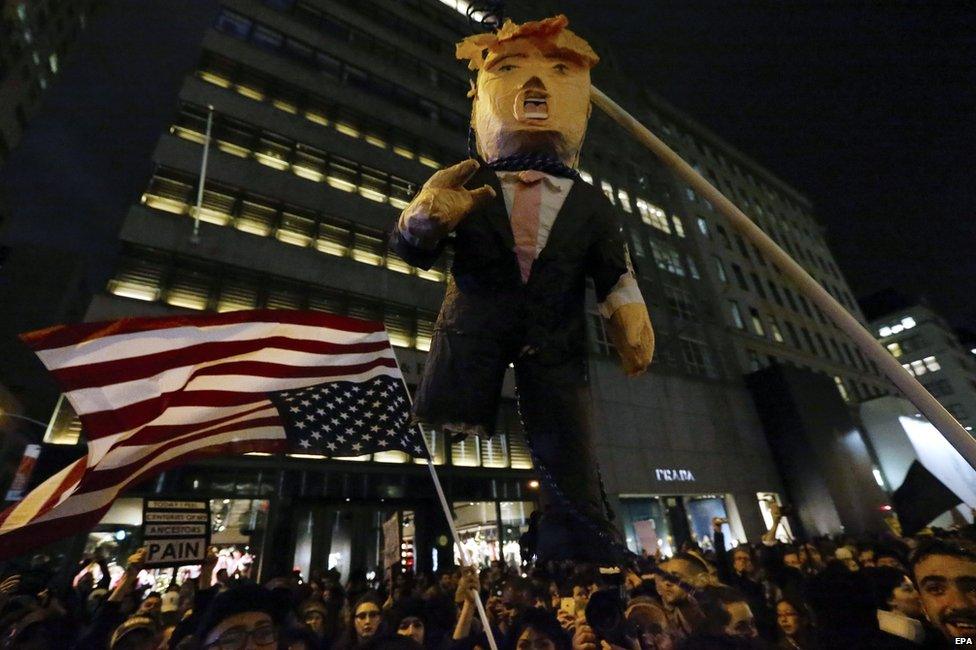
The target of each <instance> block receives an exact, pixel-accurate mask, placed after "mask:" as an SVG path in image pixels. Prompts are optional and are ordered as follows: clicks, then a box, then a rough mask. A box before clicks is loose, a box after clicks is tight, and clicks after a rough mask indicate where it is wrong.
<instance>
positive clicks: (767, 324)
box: [728, 300, 868, 371]
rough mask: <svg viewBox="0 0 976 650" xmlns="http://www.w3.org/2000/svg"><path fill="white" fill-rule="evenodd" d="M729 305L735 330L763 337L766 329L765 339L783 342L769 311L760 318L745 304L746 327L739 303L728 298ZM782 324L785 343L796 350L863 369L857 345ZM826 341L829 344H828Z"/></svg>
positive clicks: (775, 320) (780, 331) (864, 366)
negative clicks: (746, 313)
mask: <svg viewBox="0 0 976 650" xmlns="http://www.w3.org/2000/svg"><path fill="white" fill-rule="evenodd" d="M728 306H729V316H730V319H731V321H732V325H733V326H735V328H736V329H739V330H742V331H751V333H753V334H755V335H756V336H761V337H763V338H767V329H768V335H769V338H771V339H772V340H773V341H775V342H776V343H784V344H785V343H786V342H787V341H786V338H785V337H784V336H783V330H782V329H780V326H779V321H777V319H776V317H775V316H773V315H772V314H767V315H766V318H765V319H763V317H762V315H761V314H760V313H759V310H758V309H756V308H755V307H749V321H748V327H747V324H746V319H745V317H744V315H743V312H742V309H741V308H740V306H739V303H738V302H737V301H735V300H729V301H728ZM783 326H784V328H785V330H786V334H787V335H788V336H789V344H790V345H792V347H794V348H796V349H797V350H800V351H803V350H804V349H805V350H806V351H807V352H809V353H811V354H813V355H817V356H822V357H823V358H825V359H830V360H832V361H836V362H837V363H842V364H844V363H846V364H847V365H848V366H850V367H852V368H858V369H860V370H863V371H867V368H868V364H867V363H866V360H865V358H864V355H863V353H862V352H861V351H860V350H859V349H858V348H852V347H851V346H850V345H849V344H848V343H840V344H838V343H837V341H836V340H834V339H833V338H829V339H827V338H824V336H823V335H822V334H820V333H819V332H814V333H813V334H812V335H811V333H810V331H809V330H808V329H807V328H806V327H800V328H799V331H798V330H797V327H796V326H794V325H793V323H791V322H789V321H787V320H784V321H783ZM800 334H802V335H803V341H805V343H806V345H805V346H804V345H803V344H802V343H801V339H800V336H799V335H800ZM814 340H816V341H817V343H818V344H819V346H816V345H814ZM828 343H829V345H828Z"/></svg>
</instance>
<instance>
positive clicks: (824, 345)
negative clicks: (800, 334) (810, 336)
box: [814, 332, 831, 359]
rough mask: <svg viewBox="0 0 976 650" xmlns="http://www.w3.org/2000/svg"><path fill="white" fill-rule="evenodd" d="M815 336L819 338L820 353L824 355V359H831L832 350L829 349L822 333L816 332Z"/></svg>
mask: <svg viewBox="0 0 976 650" xmlns="http://www.w3.org/2000/svg"><path fill="white" fill-rule="evenodd" d="M814 336H816V337H817V343H819V344H820V351H821V352H822V353H823V356H824V359H830V358H831V357H830V350H828V349H827V341H826V340H824V337H823V336H822V335H821V334H820V332H814Z"/></svg>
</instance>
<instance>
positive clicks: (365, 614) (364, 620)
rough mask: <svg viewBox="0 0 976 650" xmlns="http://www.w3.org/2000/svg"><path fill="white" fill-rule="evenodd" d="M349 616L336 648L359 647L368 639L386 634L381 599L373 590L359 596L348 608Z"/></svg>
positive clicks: (349, 649) (349, 648) (348, 649)
mask: <svg viewBox="0 0 976 650" xmlns="http://www.w3.org/2000/svg"><path fill="white" fill-rule="evenodd" d="M350 618H351V620H350V621H349V622H348V624H347V626H346V630H345V632H344V633H343V635H342V638H341V639H340V640H339V641H338V642H337V643H336V645H335V649H336V650H351V649H352V648H360V647H362V646H363V645H364V644H366V643H368V642H369V641H371V640H373V639H376V638H381V637H383V636H385V635H386V625H385V622H384V620H383V601H382V600H381V598H380V596H379V594H377V593H376V592H374V591H371V592H367V593H365V594H363V595H362V596H360V597H359V599H358V600H357V601H356V602H355V604H354V605H353V606H352V608H351V609H350Z"/></svg>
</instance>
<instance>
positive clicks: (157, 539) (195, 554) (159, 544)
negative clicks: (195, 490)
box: [142, 499, 210, 567]
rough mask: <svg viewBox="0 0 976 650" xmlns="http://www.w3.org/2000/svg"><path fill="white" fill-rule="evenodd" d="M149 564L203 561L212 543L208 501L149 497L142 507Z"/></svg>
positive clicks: (158, 565) (162, 565) (153, 565)
mask: <svg viewBox="0 0 976 650" xmlns="http://www.w3.org/2000/svg"><path fill="white" fill-rule="evenodd" d="M142 539H143V542H144V543H145V545H146V550H147V553H146V566H151V567H168V566H179V565H181V564H200V563H202V562H203V560H204V559H206V557H207V548H209V546H210V502H209V501H168V500H167V501H162V500H154V499H147V500H146V501H145V502H144V503H143V509H142Z"/></svg>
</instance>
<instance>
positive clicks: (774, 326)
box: [769, 316, 784, 343]
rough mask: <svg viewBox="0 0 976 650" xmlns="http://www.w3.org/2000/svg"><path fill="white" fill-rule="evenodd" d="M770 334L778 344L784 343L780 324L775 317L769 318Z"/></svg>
mask: <svg viewBox="0 0 976 650" xmlns="http://www.w3.org/2000/svg"><path fill="white" fill-rule="evenodd" d="M769 332H770V334H772V335H773V340H774V341H776V342H777V343H783V342H784V339H783V333H782V332H781V331H780V329H779V324H778V323H777V322H776V318H775V317H774V316H770V317H769Z"/></svg>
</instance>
